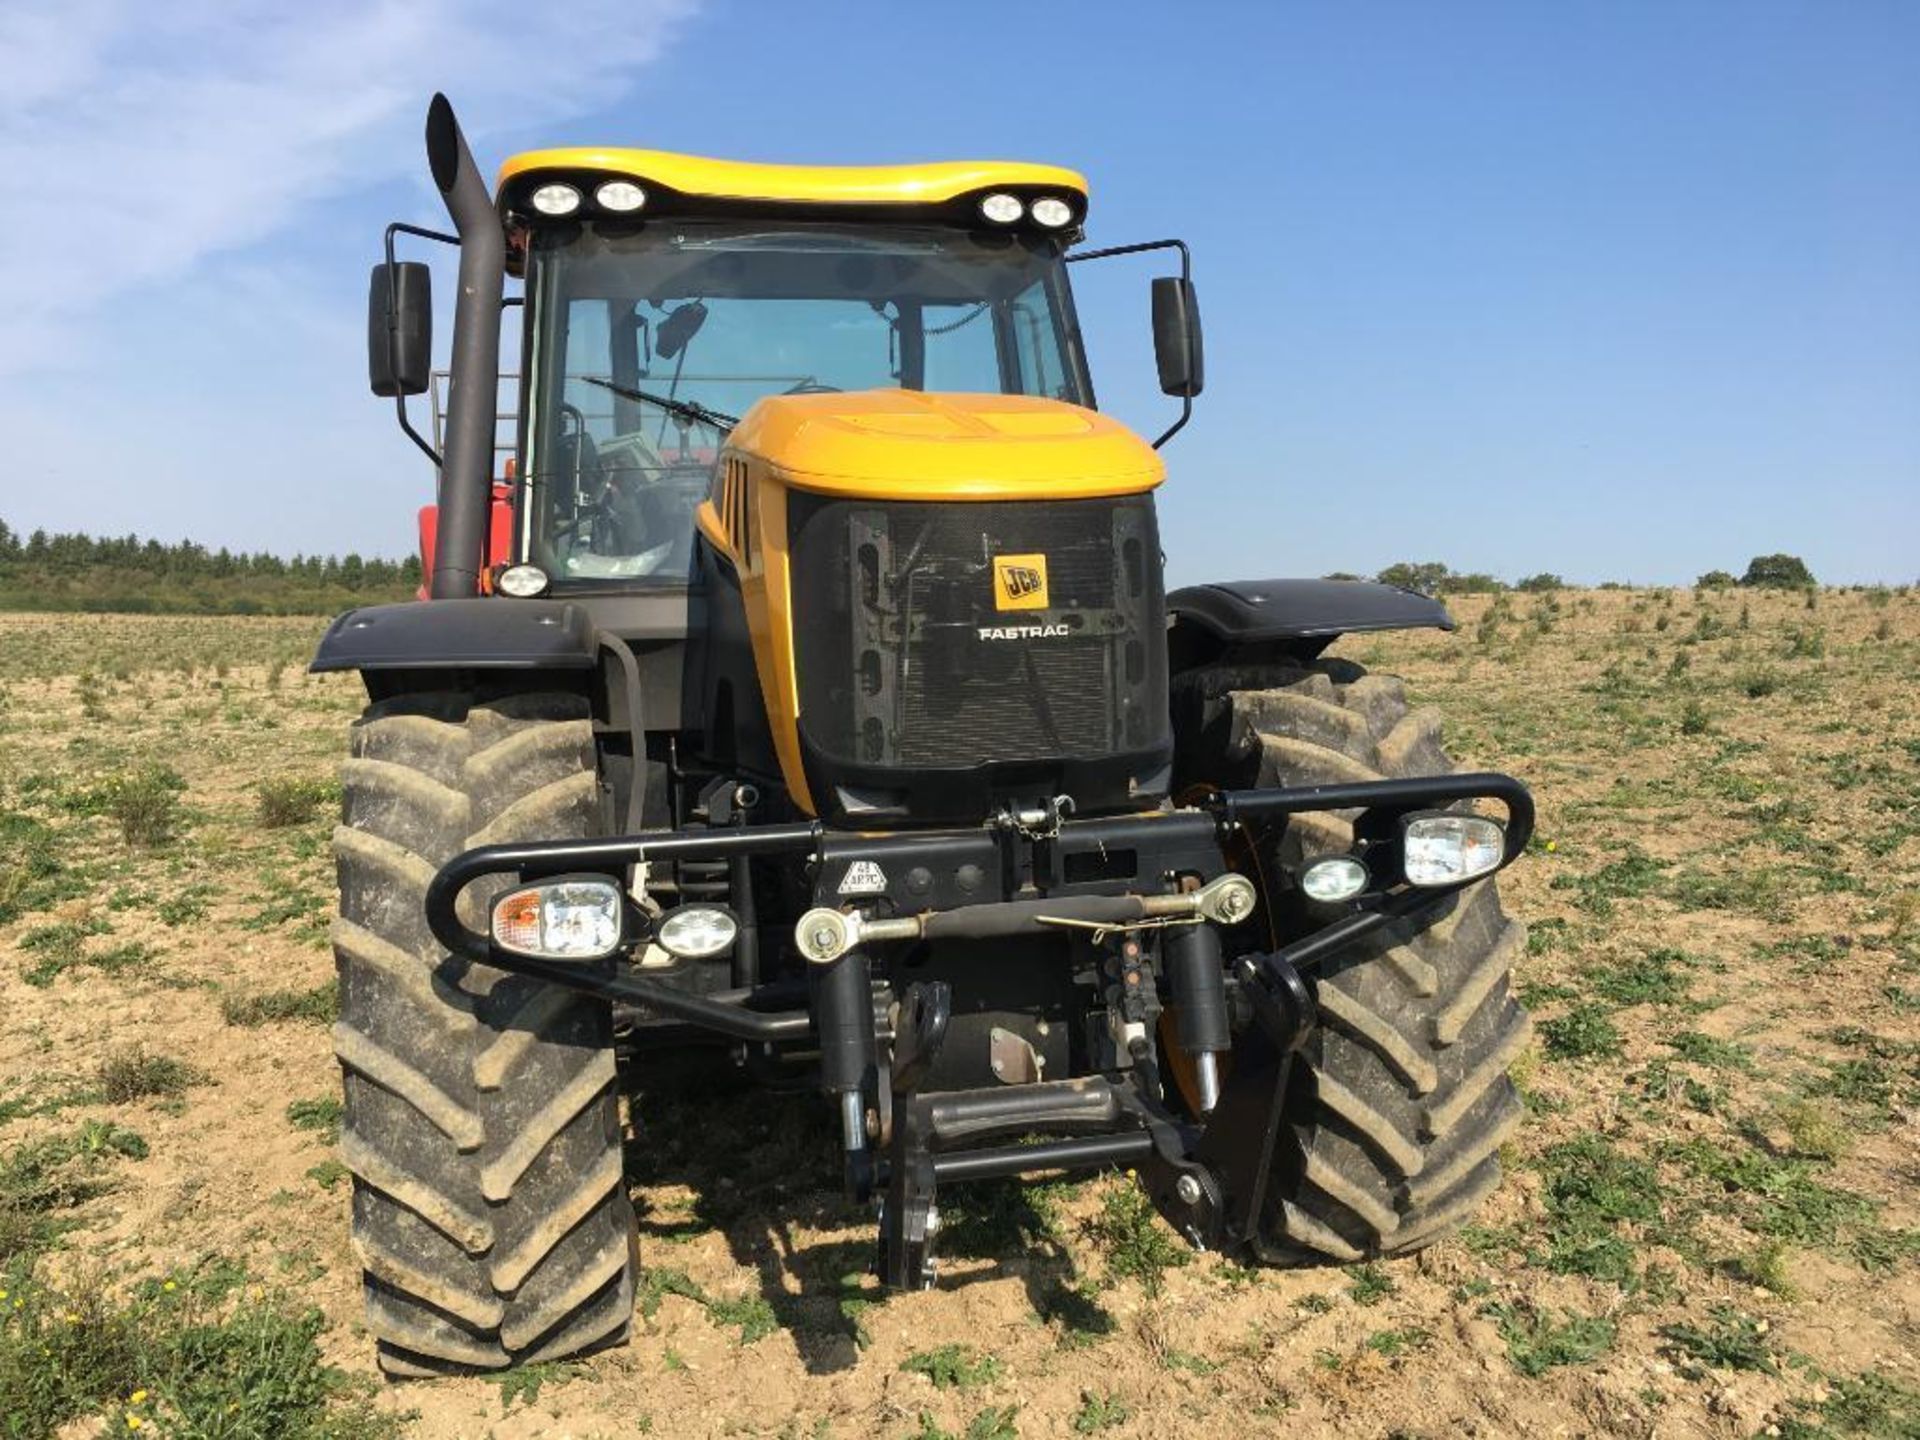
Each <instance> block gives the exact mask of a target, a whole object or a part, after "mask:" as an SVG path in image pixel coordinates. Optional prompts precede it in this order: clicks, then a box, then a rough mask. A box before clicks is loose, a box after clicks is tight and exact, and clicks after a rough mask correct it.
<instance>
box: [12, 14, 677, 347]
mask: <svg viewBox="0 0 1920 1440" xmlns="http://www.w3.org/2000/svg"><path fill="white" fill-rule="evenodd" d="M693 3H694V0H619V3H610V0H569V3H568V4H566V5H556V6H551V7H549V6H544V5H540V4H531V5H530V4H526V3H524V0H465V3H462V0H344V3H331V4H327V5H290V4H287V3H285V0H239V3H235V0H175V3H170V4H162V5H155V4H152V3H145V0H9V3H8V4H6V5H4V6H0V57H4V58H3V59H0V176H4V177H5V179H4V182H3V183H4V184H5V186H6V189H7V192H8V202H9V209H10V210H11V211H12V213H13V215H14V216H15V225H16V229H15V235H16V237H19V238H17V241H16V244H17V245H20V244H21V242H22V241H24V244H23V246H22V248H19V249H17V250H16V255H18V256H20V257H21V258H23V259H24V260H25V262H26V264H27V266H28V274H29V277H30V279H29V283H28V284H27V285H26V286H24V287H20V288H16V289H15V290H14V292H13V293H12V294H11V296H10V297H9V300H8V302H7V304H6V305H5V306H4V307H0V374H5V373H8V372H19V371H23V370H28V369H32V368H36V367H39V366H46V365H60V364H66V363H72V362H74V361H76V360H78V359H80V358H82V357H83V356H84V355H85V353H86V351H87V349H88V339H87V335H88V330H87V324H86V322H87V321H88V319H89V317H92V316H94V315H97V314H98V313H100V312H101V311H102V310H103V309H104V308H106V307H108V306H109V305H110V304H111V302H112V301H113V300H114V299H115V298H116V297H118V296H121V295H124V294H126V293H128V292H130V291H134V290H138V289H142V288H145V287H150V286H153V285H155V284H158V283H162V282H165V281H168V280H172V279H175V278H177V277H179V276H182V275H184V274H186V273H188V272H189V271H191V270H192V268H193V267H194V266H195V265H196V263H197V262H199V261H201V260H203V259H204V258H206V257H207V256H209V255H211V254H214V253H216V252H219V251H223V250H232V249H237V248H242V247H245V246H248V245H252V244H256V243H258V242H260V241H262V240H265V239H267V238H268V237H270V236H273V235H275V234H276V233H279V232H281V231H284V230H285V229H287V228H288V227H290V226H292V225H294V224H296V223H299V222H301V221H303V220H306V219H308V218H310V217H315V216H322V215H324V213H325V205H326V203H327V202H328V201H329V200H330V199H333V198H336V197H338V196H340V195H341V194H343V193H345V192H347V191H350V190H353V189H357V188H362V187H366V186H368V185H371V184H375V183H378V182H381V181H387V180H391V179H393V178H394V177H395V176H396V175H400V174H411V173H416V172H418V171H419V170H420V168H421V165H422V160H421V151H420V124H421V119H422V115H423V112H424V102H425V100H426V97H427V96H428V95H429V94H430V93H431V92H432V91H433V90H435V89H445V90H447V91H448V92H449V93H450V94H452V95H453V96H454V98H455V100H456V101H457V102H458V104H459V106H460V109H461V115H462V119H463V120H464V122H465V123H466V124H467V126H468V128H469V130H470V131H471V132H472V133H475V134H476V135H483V134H485V133H487V132H488V131H490V130H498V129H501V128H503V127H504V126H507V125H509V124H511V125H516V126H517V125H521V124H525V123H537V122H543V121H546V122H550V121H552V120H555V119H557V118H560V117H563V116H565V115H569V114H577V113H583V112H586V111H589V110H592V109H594V108H596V107H599V106H602V105H605V104H607V103H610V102H611V101H613V100H614V99H616V98H617V97H618V96H619V95H620V94H621V93H622V92H623V91H624V90H625V89H626V88H627V87H628V86H629V85H630V84H632V82H633V80H634V78H635V71H636V70H637V69H638V68H639V67H641V66H644V65H645V64H646V63H647V62H648V61H650V60H652V59H654V58H655V57H656V56H657V55H658V54H659V53H660V51H661V50H662V48H663V47H664V46H665V44H666V43H667V42H668V41H669V40H670V38H671V37H672V33H673V30H674V28H675V25H676V23H677V22H679V21H680V20H682V19H683V18H684V17H685V16H686V14H687V13H688V12H689V10H690V9H691V8H693ZM22 222H24V224H23V223H22Z"/></svg>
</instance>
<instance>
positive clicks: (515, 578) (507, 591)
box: [493, 565, 549, 600]
mask: <svg viewBox="0 0 1920 1440" xmlns="http://www.w3.org/2000/svg"><path fill="white" fill-rule="evenodd" d="M548 583H549V582H548V580H547V572H546V571H544V570H542V569H541V568H540V567H539V566H538V565H509V566H507V568H506V569H504V570H502V571H501V572H500V573H499V574H498V575H495V576H494V577H493V588H494V589H495V590H498V591H499V592H500V593H501V594H502V595H511V596H512V597H513V598H514V599H516V600H531V599H533V597H534V596H536V595H544V594H546V593H547V585H548Z"/></svg>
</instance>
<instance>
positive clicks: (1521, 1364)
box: [1480, 1302, 1615, 1379]
mask: <svg viewBox="0 0 1920 1440" xmlns="http://www.w3.org/2000/svg"><path fill="white" fill-rule="evenodd" d="M1480 1313H1481V1314H1482V1315H1485V1316H1486V1317H1487V1318H1488V1319H1490V1320H1492V1321H1493V1322H1494V1325H1495V1326H1496V1327H1497V1328H1498V1329H1499V1331H1500V1338H1501V1339H1503V1340H1505V1341H1506V1342H1507V1359H1508V1361H1509V1362H1511V1364H1512V1365H1513V1368H1514V1369H1516V1370H1518V1371H1519V1372H1520V1373H1521V1374H1522V1375H1525V1376H1527V1377H1528V1378H1529V1379H1538V1378H1539V1377H1540V1376H1542V1375H1544V1374H1546V1373H1547V1371H1549V1370H1551V1369H1554V1368H1555V1367H1556V1366H1560V1365H1584V1364H1586V1363H1587V1362H1588V1361H1590V1360H1596V1359H1598V1358H1599V1357H1600V1356H1602V1355H1604V1354H1606V1353H1607V1351H1608V1350H1610V1349H1611V1348H1613V1339H1614V1333H1615V1331H1614V1324H1613V1321H1611V1320H1609V1319H1607V1318H1606V1317H1605V1316H1602V1315H1581V1314H1578V1313H1576V1312H1574V1311H1571V1310H1569V1311H1566V1312H1564V1314H1563V1318H1562V1319H1560V1320H1558V1321H1555V1320H1554V1319H1553V1316H1552V1314H1551V1312H1549V1311H1548V1310H1546V1309H1544V1308H1535V1307H1534V1306H1532V1305H1529V1304H1526V1303H1524V1302H1522V1303H1521V1304H1519V1305H1510V1304H1506V1303H1504V1302H1502V1303H1500V1304H1495V1305H1488V1306H1486V1307H1485V1308H1484V1309H1482V1310H1481V1312H1480Z"/></svg>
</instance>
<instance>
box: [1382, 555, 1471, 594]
mask: <svg viewBox="0 0 1920 1440" xmlns="http://www.w3.org/2000/svg"><path fill="white" fill-rule="evenodd" d="M1452 573H1453V572H1452V571H1451V570H1449V569H1448V568H1447V567H1446V566H1444V565H1442V564H1441V563H1440V562H1439V561H1438V560H1427V561H1422V562H1415V561H1411V560H1402V561H1401V562H1400V563H1399V564H1397V565H1389V566H1387V568H1386V569H1384V570H1382V571H1381V572H1380V573H1379V574H1378V575H1376V576H1374V577H1373V578H1374V579H1376V580H1378V581H1379V582H1380V583H1381V584H1382V585H1398V586H1399V587H1400V588H1401V589H1402V590H1413V591H1417V592H1418V593H1419V594H1422V595H1436V594H1438V593H1439V591H1440V585H1441V582H1442V581H1444V580H1445V579H1446V578H1447V577H1448V576H1449V575H1451V574H1452Z"/></svg>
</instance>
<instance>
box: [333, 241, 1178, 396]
mask: <svg viewBox="0 0 1920 1440" xmlns="http://www.w3.org/2000/svg"><path fill="white" fill-rule="evenodd" d="M1156 313H1157V310H1156ZM432 371H433V285H432V272H431V271H429V270H428V268H427V267H426V266H425V265H423V264H421V263H420V262H419V261H417V260H401V261H398V262H396V263H394V264H391V265H387V264H381V265H376V266H374V267H373V275H372V277H371V279H370V280H369V282H368V285H367V379H368V382H369V383H370V384H371V385H372V386H373V393H374V394H376V395H380V396H384V397H387V398H391V397H393V396H395V395H422V394H425V393H426V389H427V385H428V384H429V382H430V380H431V377H432Z"/></svg>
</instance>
